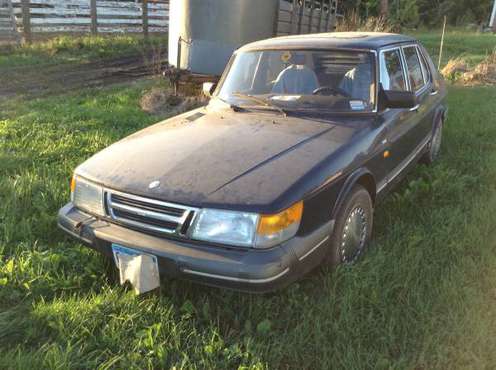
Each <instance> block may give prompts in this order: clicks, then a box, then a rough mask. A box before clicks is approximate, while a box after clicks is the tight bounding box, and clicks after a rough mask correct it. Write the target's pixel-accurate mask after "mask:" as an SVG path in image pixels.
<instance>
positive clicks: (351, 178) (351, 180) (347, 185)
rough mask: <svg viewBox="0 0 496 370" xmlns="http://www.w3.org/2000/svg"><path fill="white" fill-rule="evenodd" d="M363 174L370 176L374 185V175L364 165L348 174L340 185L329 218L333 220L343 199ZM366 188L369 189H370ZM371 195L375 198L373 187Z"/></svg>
mask: <svg viewBox="0 0 496 370" xmlns="http://www.w3.org/2000/svg"><path fill="white" fill-rule="evenodd" d="M365 175H366V176H370V177H371V178H372V179H373V180H374V186H375V184H376V181H375V177H374V175H372V173H371V172H370V171H369V170H368V169H367V168H364V167H360V168H357V169H356V170H355V171H353V172H352V173H351V174H350V175H348V177H347V179H346V181H345V182H344V184H343V186H342V187H341V190H340V192H339V195H338V198H337V200H336V203H335V204H334V208H333V209H332V217H331V219H333V220H334V219H336V215H337V213H338V212H339V210H340V209H341V207H342V206H343V203H344V200H345V199H346V197H347V195H348V194H349V193H350V191H351V189H353V187H354V186H355V185H356V184H357V182H358V180H359V179H361V178H362V177H363V176H365ZM367 190H369V191H370V189H367ZM371 196H372V198H373V199H374V198H375V189H374V194H371Z"/></svg>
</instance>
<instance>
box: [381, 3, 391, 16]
mask: <svg viewBox="0 0 496 370" xmlns="http://www.w3.org/2000/svg"><path fill="white" fill-rule="evenodd" d="M388 5H389V4H388V0H381V9H380V14H381V17H384V18H387V16H388Z"/></svg>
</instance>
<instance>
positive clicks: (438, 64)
mask: <svg viewBox="0 0 496 370" xmlns="http://www.w3.org/2000/svg"><path fill="white" fill-rule="evenodd" d="M445 31H446V16H444V24H443V34H442V36H441V46H440V47H439V61H438V62H437V69H440V68H441V58H442V56H443V46H444V32H445Z"/></svg>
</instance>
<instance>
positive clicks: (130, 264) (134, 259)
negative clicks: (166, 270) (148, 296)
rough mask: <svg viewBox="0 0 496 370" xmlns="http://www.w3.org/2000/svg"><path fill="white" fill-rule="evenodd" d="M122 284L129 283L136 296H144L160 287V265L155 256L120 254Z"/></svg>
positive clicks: (119, 265)
mask: <svg viewBox="0 0 496 370" xmlns="http://www.w3.org/2000/svg"><path fill="white" fill-rule="evenodd" d="M117 267H118V268H119V275H120V281H121V284H124V283H125V282H126V281H129V282H130V283H131V285H132V286H133V288H134V291H135V293H136V294H142V293H145V292H149V291H150V290H153V289H156V288H158V287H159V286H160V275H159V273H158V264H157V260H156V258H155V257H154V256H149V255H146V254H138V255H129V254H123V253H119V258H118V266H117Z"/></svg>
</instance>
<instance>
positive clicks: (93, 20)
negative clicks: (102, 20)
mask: <svg viewBox="0 0 496 370" xmlns="http://www.w3.org/2000/svg"><path fill="white" fill-rule="evenodd" d="M90 8H91V11H90V12H91V34H93V35H96V34H97V33H98V15H97V12H96V0H90Z"/></svg>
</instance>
